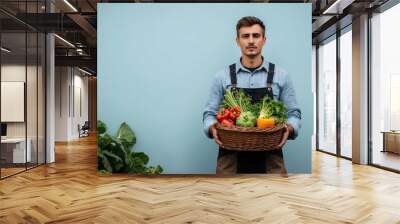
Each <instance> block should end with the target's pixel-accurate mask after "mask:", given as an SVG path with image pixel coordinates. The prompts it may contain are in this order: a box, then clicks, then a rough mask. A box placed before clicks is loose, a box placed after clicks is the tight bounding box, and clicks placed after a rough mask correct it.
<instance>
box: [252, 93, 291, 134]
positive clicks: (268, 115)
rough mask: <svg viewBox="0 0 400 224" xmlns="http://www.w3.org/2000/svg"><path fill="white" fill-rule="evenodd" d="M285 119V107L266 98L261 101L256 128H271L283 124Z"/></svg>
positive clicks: (279, 102)
mask: <svg viewBox="0 0 400 224" xmlns="http://www.w3.org/2000/svg"><path fill="white" fill-rule="evenodd" d="M286 119H287V114H286V107H285V105H284V104H283V103H282V102H281V101H277V100H272V99H271V98H270V97H268V96H265V97H264V98H263V99H262V101H261V106H260V115H259V116H258V119H257V127H259V128H272V127H275V125H276V124H281V123H285V121H286Z"/></svg>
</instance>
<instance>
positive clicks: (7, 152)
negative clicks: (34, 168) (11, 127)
mask: <svg viewBox="0 0 400 224" xmlns="http://www.w3.org/2000/svg"><path fill="white" fill-rule="evenodd" d="M27 142H28V144H27V147H26V154H25V138H6V139H1V157H2V158H1V159H3V160H5V162H6V163H25V162H30V161H31V158H32V154H31V145H32V141H31V139H30V138H28V139H27ZM25 159H26V161H25Z"/></svg>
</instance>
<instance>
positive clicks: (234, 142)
mask: <svg viewBox="0 0 400 224" xmlns="http://www.w3.org/2000/svg"><path fill="white" fill-rule="evenodd" d="M216 129H217V131H218V137H219V139H220V140H221V142H222V145H223V147H224V149H229V150H235V151H268V150H274V149H276V148H277V146H278V145H279V143H280V142H281V140H282V136H283V133H284V132H285V130H286V125H284V124H278V125H276V126H275V127H273V128H257V127H251V128H246V127H237V126H223V125H220V124H217V125H216Z"/></svg>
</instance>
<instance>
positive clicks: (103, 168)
mask: <svg viewBox="0 0 400 224" xmlns="http://www.w3.org/2000/svg"><path fill="white" fill-rule="evenodd" d="M97 131H98V132H97V133H98V134H97V169H98V172H99V173H100V174H107V173H137V174H160V173H162V171H163V169H162V167H161V166H159V165H158V166H156V167H153V166H147V163H148V162H149V157H148V156H147V155H146V154H145V153H143V152H134V151H132V150H131V148H132V147H133V146H134V145H135V143H136V136H135V133H134V132H133V131H132V129H131V128H130V127H129V125H128V124H126V123H125V122H123V123H122V124H121V126H120V127H119V129H118V131H117V134H116V136H111V135H110V134H108V133H107V126H106V124H105V123H104V122H102V121H98V122H97Z"/></svg>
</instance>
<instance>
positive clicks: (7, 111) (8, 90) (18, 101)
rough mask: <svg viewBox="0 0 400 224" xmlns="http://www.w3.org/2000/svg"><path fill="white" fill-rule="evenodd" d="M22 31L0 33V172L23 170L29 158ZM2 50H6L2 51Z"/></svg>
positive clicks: (10, 172)
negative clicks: (0, 130)
mask: <svg viewBox="0 0 400 224" xmlns="http://www.w3.org/2000/svg"><path fill="white" fill-rule="evenodd" d="M25 41H26V34H25V33H22V32H21V33H2V34H1V47H2V49H3V50H1V108H0V109H1V123H2V128H1V129H2V136H1V175H2V178H3V177H5V176H9V175H11V174H14V173H17V172H20V171H23V170H25V165H26V164H25V163H26V161H28V162H29V161H30V158H31V157H30V153H31V152H30V151H29V147H28V151H27V150H26V123H25V91H26V69H27V67H26V43H25ZM4 49H6V50H4Z"/></svg>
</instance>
